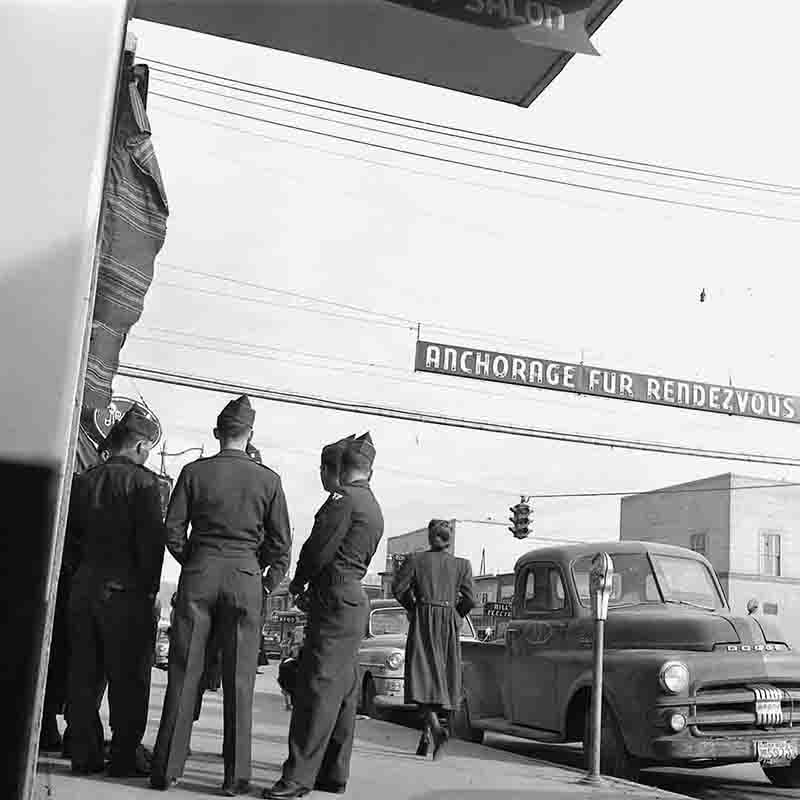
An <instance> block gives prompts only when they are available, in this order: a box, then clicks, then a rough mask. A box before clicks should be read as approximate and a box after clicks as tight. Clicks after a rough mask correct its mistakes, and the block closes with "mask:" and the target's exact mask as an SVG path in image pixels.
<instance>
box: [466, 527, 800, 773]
mask: <svg viewBox="0 0 800 800" xmlns="http://www.w3.org/2000/svg"><path fill="white" fill-rule="evenodd" d="M601 551H603V552H607V553H608V554H609V555H610V556H611V558H612V560H613V562H614V573H613V587H612V592H611V597H610V602H609V613H608V621H607V623H606V633H605V647H606V652H605V659H604V673H605V677H604V684H603V714H602V737H601V770H602V772H603V773H605V774H608V775H615V776H618V777H626V778H635V777H636V776H637V775H638V772H639V770H640V769H641V768H642V767H646V766H658V765H667V764H669V765H679V766H682V767H708V766H714V765H717V764H732V763H739V762H758V763H760V764H761V766H762V768H763V770H764V773H765V774H766V776H767V778H769V780H770V781H772V783H774V784H775V785H777V786H788V787H800V727H798V725H797V722H798V719H800V714H799V713H798V712H800V706H798V701H800V654H798V653H794V652H792V651H791V649H790V647H789V645H788V644H787V642H786V639H785V638H784V637H783V636H782V635H781V633H780V631H779V630H778V628H777V626H776V625H775V623H774V621H772V620H770V619H769V617H755V616H747V617H736V616H734V615H733V614H732V613H731V610H730V608H729V606H728V603H727V601H726V599H725V596H724V593H723V591H722V587H721V585H720V582H719V579H718V578H717V575H716V574H715V572H714V570H713V568H712V566H711V564H709V562H708V561H707V560H706V559H705V558H703V556H701V555H699V554H697V553H694V552H692V551H690V550H686V549H684V548H680V547H671V546H667V545H661V544H655V543H652V542H628V541H623V542H612V543H597V544H580V545H572V546H568V547H552V548H544V549H540V550H533V551H531V552H529V553H528V554H527V555H524V556H522V558H520V559H519V561H518V562H517V565H516V568H515V593H514V600H513V612H512V618H511V621H510V624H509V627H508V629H507V631H506V636H505V639H504V640H500V641H489V642H477V641H475V642H465V643H464V647H463V650H462V653H463V660H464V702H463V703H462V706H461V709H460V710H459V712H458V713H456V714H455V716H454V720H453V723H454V724H453V729H454V733H455V734H456V735H458V736H461V737H462V738H465V739H469V740H471V741H475V742H477V741H480V740H481V739H482V737H483V734H484V731H494V732H499V733H504V734H510V735H513V736H518V737H523V738H526V739H538V740H543V741H551V742H572V741H581V740H583V741H584V743H585V742H586V738H587V735H588V734H587V731H588V724H587V720H588V717H589V708H590V699H591V692H592V642H593V631H594V620H593V617H592V611H591V602H590V596H589V575H590V571H591V562H592V557H593V556H594V555H595V554H596V553H597V552H601ZM584 749H586V748H584Z"/></svg>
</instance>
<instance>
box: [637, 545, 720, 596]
mask: <svg viewBox="0 0 800 800" xmlns="http://www.w3.org/2000/svg"><path fill="white" fill-rule="evenodd" d="M651 558H652V559H653V565H654V566H655V568H656V574H657V575H658V585H659V586H660V587H661V592H662V594H663V595H664V600H666V602H668V603H686V604H688V605H692V606H700V607H702V608H708V609H718V608H724V607H725V604H724V603H723V601H722V598H721V597H720V596H719V591H718V590H717V587H716V585H715V584H714V580H713V579H712V577H711V574H710V573H709V571H708V567H706V565H705V564H703V563H702V562H701V561H695V560H694V559H693V558H681V557H680V556H665V555H656V554H655V553H653V554H652V555H651Z"/></svg>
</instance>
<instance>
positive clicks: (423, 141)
mask: <svg viewBox="0 0 800 800" xmlns="http://www.w3.org/2000/svg"><path fill="white" fill-rule="evenodd" d="M167 74H170V75H176V76H177V77H180V78H183V79H184V80H194V81H200V82H204V83H209V81H201V79H197V78H192V77H191V76H180V75H177V74H176V73H167ZM159 83H160V84H166V85H168V86H174V87H177V88H181V89H186V90H188V91H193V92H202V93H203V94H208V95H211V96H214V97H221V98H223V99H226V100H232V101H234V102H239V103H246V104H248V105H253V106H257V107H258V108H266V109H269V110H271V111H279V112H283V113H287V114H293V115H295V116H300V117H304V118H306V119H313V120H316V121H318V122H324V123H330V124H334V125H342V126H347V127H350V128H354V129H356V130H362V131H367V132H369V133H374V134H379V135H383V136H392V137H395V138H400V139H405V140H407V141H412V142H417V143H421V144H426V145H432V146H434V147H446V148H450V149H454V150H458V151H460V152H465V153H470V154H472V155H479V156H482V157H486V158H498V159H503V160H505V161H513V162H517V163H520V164H528V165H530V166H535V167H542V168H544V169H552V170H558V171H561V172H568V173H572V174H576V175H585V176H589V177H593V178H602V179H604V180H612V181H623V182H625V183H634V184H638V185H640V186H648V187H652V188H657V189H666V190H667V191H676V192H689V193H693V194H698V193H699V194H703V195H707V196H709V197H715V198H718V199H725V200H742V199H743V198H742V197H741V196H739V195H733V194H728V193H725V192H715V191H710V190H707V189H699V188H697V187H695V186H681V185H675V184H668V183H659V182H656V181H651V180H645V179H643V178H634V177H628V176H625V175H619V174H618V175H613V174H610V173H603V172H594V171H593V170H588V169H582V168H578V167H569V166H565V165H563V164H555V163H551V164H548V163H546V162H544V161H535V160H532V159H528V158H520V157H518V156H510V155H508V154H505V153H497V152H490V151H486V150H479V149H476V148H473V147H465V146H464V145H460V144H450V143H448V142H441V141H436V140H432V139H427V138H424V137H419V136H411V135H408V134H404V133H398V132H396V131H392V130H383V129H380V128H374V127H370V126H369V125H361V124H358V123H354V122H349V121H347V120H336V119H331V118H330V117H325V116H323V115H320V114H312V113H308V112H304V111H297V110H294V109H291V108H284V107H282V106H276V105H272V104H270V103H263V102H259V101H257V100H250V99H247V98H243V97H237V96H235V95H232V94H226V93H224V92H217V91H214V90H213V89H204V88H202V87H198V86H192V85H187V84H186V83H180V82H178V81H171V80H167V79H165V78H161V77H159ZM216 85H218V86H221V87H222V86H224V84H216ZM224 88H228V89H230V90H232V91H238V92H243V93H245V92H246V93H248V94H253V95H256V96H265V97H276V96H274V95H269V94H266V95H260V94H259V93H258V92H254V91H252V90H246V89H238V88H237V87H235V86H228V87H224ZM276 99H278V100H280V99H281V98H276ZM284 102H291V101H284ZM313 107H316V108H323V107H321V106H313ZM324 110H327V111H333V110H335V109H324ZM370 119H372V118H370ZM373 121H378V122H381V121H380V120H375V119H373ZM385 124H388V123H385ZM392 124H396V123H392ZM406 127H408V126H406ZM418 130H426V131H428V132H430V133H434V134H438V135H441V133H440V132H437V131H433V130H430V129H425V128H418ZM472 141H479V142H481V140H478V139H476V140H472ZM482 143H485V144H488V145H490V146H501V147H507V146H505V145H492V143H491V142H482ZM512 149H519V148H512ZM656 174H662V173H656ZM669 177H674V178H675V179H680V180H685V178H679V177H678V176H669ZM726 185H727V184H726ZM737 188H742V189H746V190H750V191H752V189H751V188H750V187H737ZM761 191H765V190H761ZM776 194H780V195H781V196H786V197H790V198H794V197H795V195H792V194H790V193H787V192H776Z"/></svg>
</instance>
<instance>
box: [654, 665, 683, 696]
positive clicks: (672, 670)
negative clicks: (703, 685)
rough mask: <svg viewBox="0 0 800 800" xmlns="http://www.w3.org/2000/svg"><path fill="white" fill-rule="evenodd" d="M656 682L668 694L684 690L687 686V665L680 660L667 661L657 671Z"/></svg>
mask: <svg viewBox="0 0 800 800" xmlns="http://www.w3.org/2000/svg"><path fill="white" fill-rule="evenodd" d="M658 682H659V683H660V684H661V687H662V688H663V689H664V691H666V692H669V693H670V694H680V693H681V692H685V691H686V689H687V688H688V687H689V667H687V666H686V664H684V663H683V662H682V661H667V663H666V664H664V666H662V667H661V671H660V672H659V673H658Z"/></svg>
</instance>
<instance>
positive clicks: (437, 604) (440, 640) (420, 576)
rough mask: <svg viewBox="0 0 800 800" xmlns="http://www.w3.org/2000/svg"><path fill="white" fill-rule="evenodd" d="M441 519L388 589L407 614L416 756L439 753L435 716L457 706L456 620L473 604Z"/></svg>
mask: <svg viewBox="0 0 800 800" xmlns="http://www.w3.org/2000/svg"><path fill="white" fill-rule="evenodd" d="M450 536H451V529H450V523H449V522H447V521H446V520H440V519H434V520H431V522H430V524H429V525H428V541H429V543H430V550H428V551H426V552H424V553H418V554H416V555H414V556H411V557H409V558H408V559H406V561H405V563H404V564H403V566H402V567H401V569H400V571H399V573H398V574H397V576H396V578H395V581H394V585H393V586H392V591H393V594H394V596H395V597H396V598H397V600H398V601H399V602H400V603H401V604H402V606H403V607H404V608H405V609H406V611H407V612H408V616H409V630H408V638H407V640H406V661H405V700H406V702H407V703H415V704H416V705H417V706H418V707H419V709H420V711H421V712H422V716H423V720H424V728H423V732H422V738H421V739H420V743H419V747H418V748H417V754H418V755H427V751H428V747H429V743H430V742H431V740H432V741H433V757H434V758H437V757H438V756H439V754H440V751H441V748H442V745H444V743H445V741H446V740H447V733H446V731H445V730H444V729H443V728H442V725H441V723H440V721H439V713H441V712H442V711H452V710H454V709H456V708H458V706H459V705H460V703H461V640H460V631H461V621H462V619H463V618H464V617H465V616H466V615H467V614H468V613H469V612H470V610H471V609H472V607H473V606H474V605H475V600H474V589H473V585H472V567H471V566H470V563H469V561H467V559H465V558H456V557H455V556H453V555H451V554H450V553H449V552H448V550H449V548H450Z"/></svg>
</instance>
